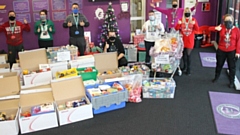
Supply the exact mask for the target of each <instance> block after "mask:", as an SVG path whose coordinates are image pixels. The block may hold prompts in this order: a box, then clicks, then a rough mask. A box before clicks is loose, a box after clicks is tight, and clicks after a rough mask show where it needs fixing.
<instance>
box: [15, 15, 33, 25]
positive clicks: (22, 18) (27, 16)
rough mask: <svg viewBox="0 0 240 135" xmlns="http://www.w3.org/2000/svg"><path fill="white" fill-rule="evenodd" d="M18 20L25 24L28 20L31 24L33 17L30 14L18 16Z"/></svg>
mask: <svg viewBox="0 0 240 135" xmlns="http://www.w3.org/2000/svg"><path fill="white" fill-rule="evenodd" d="M16 19H17V20H18V21H20V22H22V23H23V20H24V19H26V20H27V22H28V23H31V15H30V13H26V14H16Z"/></svg>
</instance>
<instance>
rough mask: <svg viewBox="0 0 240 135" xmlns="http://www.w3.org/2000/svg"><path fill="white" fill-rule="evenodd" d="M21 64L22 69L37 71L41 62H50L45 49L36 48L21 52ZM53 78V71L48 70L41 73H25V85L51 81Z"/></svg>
mask: <svg viewBox="0 0 240 135" xmlns="http://www.w3.org/2000/svg"><path fill="white" fill-rule="evenodd" d="M19 59H20V66H21V68H22V70H29V71H36V70H38V69H39V64H48V60H47V54H46V50H45V49H36V50H31V51H24V52H19ZM51 80H52V72H51V71H46V72H41V73H35V74H29V75H23V81H24V85H31V84H38V83H45V82H48V83H50V82H51Z"/></svg>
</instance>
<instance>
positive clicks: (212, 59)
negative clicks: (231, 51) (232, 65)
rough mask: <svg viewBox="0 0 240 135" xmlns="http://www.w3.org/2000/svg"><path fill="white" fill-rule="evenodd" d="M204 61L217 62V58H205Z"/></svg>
mask: <svg viewBox="0 0 240 135" xmlns="http://www.w3.org/2000/svg"><path fill="white" fill-rule="evenodd" d="M204 60H205V61H207V62H217V60H216V58H215V57H204Z"/></svg>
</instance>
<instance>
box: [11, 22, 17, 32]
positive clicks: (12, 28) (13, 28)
mask: <svg viewBox="0 0 240 135" xmlns="http://www.w3.org/2000/svg"><path fill="white" fill-rule="evenodd" d="M15 27H16V22H14V25H13V26H12V24H11V23H10V29H11V31H12V34H13V33H14V31H15Z"/></svg>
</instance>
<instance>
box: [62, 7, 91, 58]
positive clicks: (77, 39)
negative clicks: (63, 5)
mask: <svg viewBox="0 0 240 135" xmlns="http://www.w3.org/2000/svg"><path fill="white" fill-rule="evenodd" d="M72 12H73V13H72V14H70V15H68V16H67V18H66V19H65V21H64V23H63V27H64V28H69V35H70V39H69V44H70V45H75V46H77V47H78V51H79V52H80V56H83V55H84V52H85V50H86V40H85V38H84V27H88V26H89V22H88V20H87V18H86V17H85V16H84V15H83V14H81V13H79V5H78V4H77V3H73V4H72Z"/></svg>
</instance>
